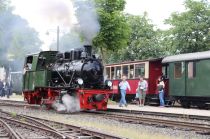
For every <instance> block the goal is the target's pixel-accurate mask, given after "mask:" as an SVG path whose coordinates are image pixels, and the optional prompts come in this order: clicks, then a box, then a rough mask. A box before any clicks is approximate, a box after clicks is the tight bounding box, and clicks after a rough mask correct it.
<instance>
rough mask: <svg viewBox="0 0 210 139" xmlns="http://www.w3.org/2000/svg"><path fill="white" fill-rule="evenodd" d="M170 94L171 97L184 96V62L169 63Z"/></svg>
mask: <svg viewBox="0 0 210 139" xmlns="http://www.w3.org/2000/svg"><path fill="white" fill-rule="evenodd" d="M169 70H170V77H171V78H170V87H169V88H170V93H171V95H173V96H185V95H186V65H185V62H175V63H171V64H170V67H169Z"/></svg>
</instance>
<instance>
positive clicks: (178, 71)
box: [174, 62, 182, 79]
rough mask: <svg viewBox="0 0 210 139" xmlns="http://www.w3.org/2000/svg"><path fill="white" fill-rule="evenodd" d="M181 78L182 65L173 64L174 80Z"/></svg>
mask: <svg viewBox="0 0 210 139" xmlns="http://www.w3.org/2000/svg"><path fill="white" fill-rule="evenodd" d="M181 77H182V63H181V62H180V63H175V64H174V78H175V79H177V78H181Z"/></svg>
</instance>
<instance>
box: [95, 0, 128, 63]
mask: <svg viewBox="0 0 210 139" xmlns="http://www.w3.org/2000/svg"><path fill="white" fill-rule="evenodd" d="M95 1H96V8H97V13H98V16H99V23H100V27H101V28H100V32H99V33H98V35H97V36H96V37H95V38H94V40H93V45H94V46H95V48H97V49H98V50H100V52H101V55H102V59H103V60H105V61H107V57H106V56H107V53H108V52H109V51H118V50H120V49H122V48H125V47H126V46H127V44H128V39H129V35H130V28H129V26H128V23H127V22H126V18H125V15H124V14H123V10H124V7H125V0H95ZM105 61H104V62H105Z"/></svg>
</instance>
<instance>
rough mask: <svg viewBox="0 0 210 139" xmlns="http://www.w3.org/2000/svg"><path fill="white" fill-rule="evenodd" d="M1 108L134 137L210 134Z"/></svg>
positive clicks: (174, 138) (197, 138) (159, 138)
mask: <svg viewBox="0 0 210 139" xmlns="http://www.w3.org/2000/svg"><path fill="white" fill-rule="evenodd" d="M0 109H2V110H4V111H8V112H11V113H17V114H24V115H29V116H35V117H39V118H44V119H48V120H53V121H57V122H62V123H67V124H73V125H76V126H82V127H86V128H89V129H97V130H99V131H103V132H107V133H111V134H115V135H119V136H123V137H127V138H132V139H150V138H155V139H177V138H179V139H186V138H190V139H208V138H210V135H202V134H199V133H196V132H195V131H187V130H185V131H184V130H183V129H182V130H180V129H176V128H168V127H163V126H159V127H157V126H155V125H142V124H131V123H123V122H119V121H116V120H111V119H105V118H103V117H99V116H97V115H96V116H90V115H87V114H84V113H82V114H81V113H74V114H58V113H56V112H55V111H53V110H35V109H27V108H26V109H24V108H18V107H8V106H1V107H0Z"/></svg>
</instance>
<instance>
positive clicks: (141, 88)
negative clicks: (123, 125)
mask: <svg viewBox="0 0 210 139" xmlns="http://www.w3.org/2000/svg"><path fill="white" fill-rule="evenodd" d="M126 79H127V77H126V76H125V75H124V76H123V77H122V81H121V82H120V84H119V87H120V93H121V99H120V104H119V107H123V106H126V107H127V102H126V98H125V97H126V90H127V89H128V90H129V91H131V88H130V85H129V83H128V82H127V81H126ZM164 88H165V83H164V81H163V78H162V77H159V78H158V80H157V92H158V96H159V100H160V107H164V106H165V102H164ZM147 89H148V83H147V81H146V80H144V78H143V77H142V76H139V82H138V86H137V88H136V97H135V98H136V99H137V101H138V105H139V106H144V103H145V98H146V92H147Z"/></svg>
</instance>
